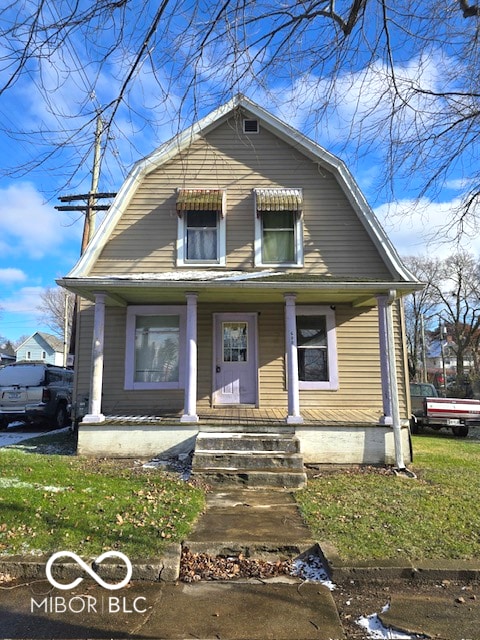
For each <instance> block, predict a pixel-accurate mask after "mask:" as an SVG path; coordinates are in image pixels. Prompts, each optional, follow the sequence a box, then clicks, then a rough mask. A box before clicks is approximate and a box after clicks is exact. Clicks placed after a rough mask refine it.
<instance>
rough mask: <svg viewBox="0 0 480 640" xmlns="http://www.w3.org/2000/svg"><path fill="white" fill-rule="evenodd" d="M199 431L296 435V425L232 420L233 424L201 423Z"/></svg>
mask: <svg viewBox="0 0 480 640" xmlns="http://www.w3.org/2000/svg"><path fill="white" fill-rule="evenodd" d="M198 430H199V433H240V434H245V433H253V434H260V433H271V434H276V435H285V436H288V435H295V427H294V426H293V425H287V424H286V425H279V424H278V421H277V422H274V423H273V424H268V423H264V424H258V423H257V422H255V424H250V425H249V424H242V425H238V424H235V422H233V421H232V423H231V424H228V423H226V422H224V423H223V424H222V425H221V426H218V427H215V426H212V425H208V424H204V425H199V428H198Z"/></svg>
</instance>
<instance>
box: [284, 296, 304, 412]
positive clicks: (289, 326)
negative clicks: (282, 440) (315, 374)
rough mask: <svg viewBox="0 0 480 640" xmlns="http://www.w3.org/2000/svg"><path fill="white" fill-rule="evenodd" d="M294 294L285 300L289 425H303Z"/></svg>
mask: <svg viewBox="0 0 480 640" xmlns="http://www.w3.org/2000/svg"><path fill="white" fill-rule="evenodd" d="M296 297H297V296H296V295H295V294H294V293H286V294H285V295H284V298H285V345H286V352H287V391H288V415H287V420H286V421H287V423H288V424H302V422H303V418H302V416H301V414H300V394H299V391H298V358H297V319H296V316H295V299H296Z"/></svg>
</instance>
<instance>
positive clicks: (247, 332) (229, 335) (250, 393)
mask: <svg viewBox="0 0 480 640" xmlns="http://www.w3.org/2000/svg"><path fill="white" fill-rule="evenodd" d="M213 364H214V377H213V379H214V389H213V404H214V405H225V404H233V405H235V404H251V405H255V406H256V405H257V316H256V314H254V313H218V314H215V350H214V363H213Z"/></svg>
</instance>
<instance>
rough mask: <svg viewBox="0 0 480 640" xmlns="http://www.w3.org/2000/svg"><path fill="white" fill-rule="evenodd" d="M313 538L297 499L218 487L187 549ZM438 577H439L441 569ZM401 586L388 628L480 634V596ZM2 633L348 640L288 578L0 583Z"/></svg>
mask: <svg viewBox="0 0 480 640" xmlns="http://www.w3.org/2000/svg"><path fill="white" fill-rule="evenodd" d="M314 542H315V541H314V540H313V539H312V537H311V533H310V531H309V530H308V528H307V527H306V526H305V524H304V522H303V520H302V519H301V517H300V515H299V512H298V509H297V506H296V503H295V500H294V498H293V496H292V495H291V494H289V493H287V492H281V491H241V490H234V491H227V490H218V491H216V492H214V493H212V494H210V495H209V496H208V505H207V510H206V513H205V514H204V515H203V516H202V517H201V518H200V520H199V522H198V523H197V526H196V529H195V531H194V532H193V533H192V535H191V536H190V537H189V539H188V540H186V541H185V546H187V547H188V548H189V549H190V551H191V552H193V553H208V554H211V555H216V554H227V555H234V554H238V553H242V554H244V555H245V556H247V557H249V556H250V557H255V558H264V559H273V558H285V557H292V556H293V557H295V556H297V555H298V554H300V553H302V552H304V551H306V550H308V549H310V548H311V547H312V546H313V545H314ZM342 570H343V571H345V568H343V569H342ZM348 570H349V571H353V572H354V574H353V575H355V571H358V573H357V574H356V575H357V576H361V579H368V575H369V574H368V573H367V572H368V570H371V571H372V572H373V573H372V574H371V575H372V576H375V577H376V578H379V577H380V574H379V572H381V571H388V567H370V568H368V567H366V566H365V565H363V566H362V567H360V568H355V567H349V568H348ZM409 570H410V571H411V567H410V569H409ZM452 570H453V568H452V567H450V568H449V573H448V575H450V574H451V571H452ZM435 571H436V572H437V573H436V574H435V576H436V579H441V576H442V574H441V573H440V572H439V571H440V570H439V567H438V566H437V567H436V569H435ZM43 575H45V574H43ZM134 575H135V574H134ZM339 575H341V572H340V573H339ZM387 575H388V574H387ZM348 576H350V574H349V573H345V577H346V578H347V577H348ZM350 577H352V576H350ZM334 579H335V576H334ZM396 585H398V588H397V586H395V588H394V589H392V597H391V607H390V609H389V611H388V612H386V613H383V614H381V619H382V622H383V623H384V624H385V625H389V626H392V627H394V628H396V629H404V630H405V631H410V632H415V633H416V634H420V633H424V634H426V635H427V636H428V637H435V638H438V639H443V640H457V639H458V640H462V639H464V640H467V639H471V640H473V639H474V638H478V637H479V636H478V629H479V628H480V606H479V604H480V601H479V600H474V599H472V601H471V602H470V603H469V606H468V610H467V611H466V609H465V607H458V608H454V607H451V606H450V607H447V606H446V603H445V602H444V601H443V600H442V598H441V595H439V596H438V597H436V598H433V599H432V598H428V599H427V598H422V597H415V598H412V597H410V596H406V595H403V594H402V588H401V582H398V583H396ZM0 637H1V638H9V639H12V640H13V639H20V638H22V639H23V640H26V639H32V640H33V639H35V640H36V639H40V638H42V639H43V638H50V639H52V640H53V639H57V638H65V639H66V638H77V639H80V638H82V639H83V638H85V639H86V638H91V639H94V638H157V639H165V640H180V639H184V638H197V639H204V640H209V639H211V638H217V639H221V640H244V639H245V640H247V639H248V640H257V639H258V640H267V639H269V638H271V639H274V640H283V639H285V640H301V639H302V640H309V639H310V638H312V639H316V640H346V635H345V630H344V629H343V628H342V624H341V621H340V617H339V614H338V612H337V609H336V606H335V601H334V599H333V597H332V593H331V592H330V591H329V590H328V589H327V588H326V587H325V586H323V585H321V584H319V583H305V582H301V581H299V580H298V579H294V578H291V577H288V576H284V577H281V578H277V579H272V580H259V579H251V580H234V581H228V582H221V581H210V582H207V581H205V582H204V581H202V582H194V583H191V584H185V583H181V582H169V583H166V582H163V583H162V582H149V581H141V580H134V581H132V583H131V584H130V585H129V586H128V587H125V588H122V589H121V590H119V591H110V590H107V589H105V588H102V587H100V586H99V585H98V584H96V583H95V582H93V581H92V580H90V579H88V580H87V579H85V580H84V581H83V582H82V583H81V584H79V585H78V586H77V587H76V588H75V589H73V590H63V591H61V590H59V589H54V588H53V587H52V586H51V585H50V584H49V583H48V582H47V581H46V580H45V579H39V580H34V581H30V582H29V583H27V584H25V585H23V586H19V585H15V586H14V587H13V588H9V584H8V583H3V584H2V583H1V582H0Z"/></svg>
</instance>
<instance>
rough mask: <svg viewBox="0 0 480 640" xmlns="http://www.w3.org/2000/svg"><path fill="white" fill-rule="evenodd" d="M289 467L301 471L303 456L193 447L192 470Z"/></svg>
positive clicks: (287, 468)
mask: <svg viewBox="0 0 480 640" xmlns="http://www.w3.org/2000/svg"><path fill="white" fill-rule="evenodd" d="M211 468H215V469H225V470H227V471H228V470H229V469H232V468H233V469H240V470H244V469H246V470H251V471H254V470H255V469H266V470H269V469H272V470H276V469H283V470H286V471H288V470H289V469H292V470H298V471H303V456H302V455H301V454H299V453H278V452H276V451H275V452H272V451H250V452H249V451H235V450H233V451H227V450H224V451H205V450H202V449H201V450H199V449H197V448H195V454H194V456H193V464H192V469H193V471H196V470H202V469H211Z"/></svg>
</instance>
